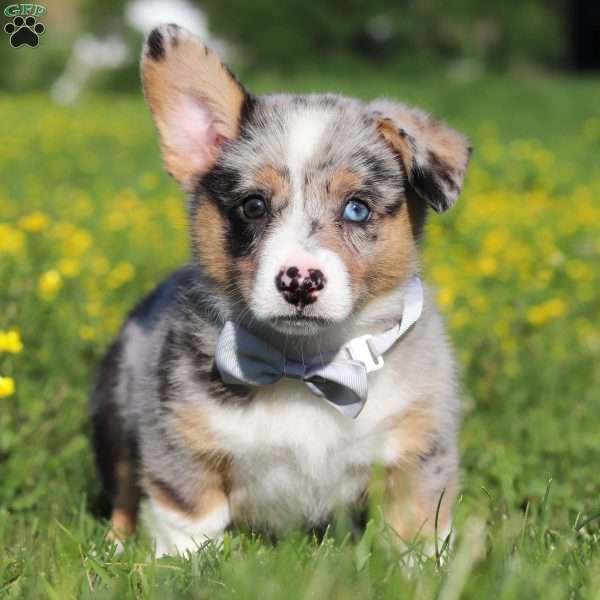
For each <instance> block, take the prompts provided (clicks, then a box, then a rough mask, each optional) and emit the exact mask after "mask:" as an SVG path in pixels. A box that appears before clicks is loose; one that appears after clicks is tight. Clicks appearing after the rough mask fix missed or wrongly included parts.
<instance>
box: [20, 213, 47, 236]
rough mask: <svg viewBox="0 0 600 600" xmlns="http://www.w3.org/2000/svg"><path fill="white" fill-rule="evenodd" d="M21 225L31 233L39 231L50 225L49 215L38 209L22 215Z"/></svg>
mask: <svg viewBox="0 0 600 600" xmlns="http://www.w3.org/2000/svg"><path fill="white" fill-rule="evenodd" d="M19 226H20V227H21V229H24V230H25V231H28V232H29V233H39V232H40V231H44V229H46V227H48V217H47V216H46V215H45V214H44V213H43V212H40V211H39V210H36V211H35V212H32V213H31V214H29V215H25V216H24V217H22V218H21V219H20V220H19Z"/></svg>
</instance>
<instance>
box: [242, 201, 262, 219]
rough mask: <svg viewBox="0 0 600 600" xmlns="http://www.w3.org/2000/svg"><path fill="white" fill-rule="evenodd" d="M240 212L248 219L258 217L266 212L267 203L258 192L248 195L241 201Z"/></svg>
mask: <svg viewBox="0 0 600 600" xmlns="http://www.w3.org/2000/svg"><path fill="white" fill-rule="evenodd" d="M242 212H243V213H244V217H246V219H248V220H249V221H254V220H256V219H260V218H262V217H264V216H265V215H266V214H267V204H266V202H265V199H264V198H263V197H262V196H261V195H260V194H252V195H251V196H248V197H247V198H246V199H245V200H244V202H243V203H242Z"/></svg>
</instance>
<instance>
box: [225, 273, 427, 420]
mask: <svg viewBox="0 0 600 600" xmlns="http://www.w3.org/2000/svg"><path fill="white" fill-rule="evenodd" d="M422 306H423V292H422V287H421V282H420V280H419V279H418V278H416V277H414V278H413V279H411V281H410V282H409V284H408V286H407V288H406V293H405V297H404V310H403V314H402V321H401V322H400V323H399V324H397V325H396V326H394V327H393V328H392V329H389V330H387V331H386V332H384V333H382V334H380V335H378V336H371V335H365V336H361V337H358V338H354V339H352V340H350V342H348V343H347V344H346V345H345V346H344V347H343V348H342V349H341V350H340V351H339V352H338V353H337V354H335V355H329V356H319V357H317V358H315V359H312V360H308V361H305V362H298V361H295V360H290V359H289V358H287V357H286V356H285V355H284V354H282V353H281V352H279V350H277V349H275V348H273V347H272V346H270V345H269V344H267V343H266V342H265V341H264V340H261V339H260V338H258V337H256V336H254V335H252V334H251V333H250V332H249V331H247V330H245V329H244V328H242V327H240V326H239V325H237V324H235V323H233V322H232V321H227V322H226V323H225V326H224V327H223V330H222V331H221V334H220V335H219V339H218V341H217V347H216V350H215V365H216V367H217V370H218V371H219V374H220V376H221V379H222V380H223V381H224V382H225V383H229V384H237V385H249V386H261V385H271V384H273V383H277V382H278V381H279V380H280V379H282V378H283V377H287V378H289V379H299V380H302V381H304V383H305V384H306V386H307V387H308V389H309V390H310V391H311V392H312V393H313V394H315V395H316V396H319V397H321V398H323V399H325V400H326V401H327V402H329V403H330V404H331V405H332V406H334V407H335V408H337V410H339V411H340V412H341V413H342V414H344V415H346V416H349V417H357V416H358V414H359V413H360V411H361V410H362V409H363V406H364V405H365V402H366V401H367V391H368V384H367V374H368V373H370V372H371V371H376V370H378V369H380V368H381V367H382V366H383V356H382V354H383V353H384V352H386V351H387V350H388V349H389V348H390V347H391V346H392V345H393V344H394V343H395V342H396V341H397V340H398V339H399V338H400V337H401V336H402V335H404V333H405V332H406V331H407V330H408V328H409V327H410V326H411V325H413V324H414V323H415V321H416V320H417V319H418V318H419V316H420V314H421V310H422Z"/></svg>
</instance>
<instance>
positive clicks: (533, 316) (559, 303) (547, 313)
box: [527, 298, 567, 326]
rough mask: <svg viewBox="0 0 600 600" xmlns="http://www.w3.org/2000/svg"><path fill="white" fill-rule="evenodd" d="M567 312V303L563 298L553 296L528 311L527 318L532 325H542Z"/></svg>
mask: <svg viewBox="0 0 600 600" xmlns="http://www.w3.org/2000/svg"><path fill="white" fill-rule="evenodd" d="M566 312H567V303H566V302H565V301H564V300H563V299H562V298H553V299H551V300H548V301H546V302H544V303H542V304H538V305H537V306H533V307H532V308H530V309H529V310H528V311H527V320H528V321H529V323H531V324H532V325H537V326H541V325H544V324H545V323H547V322H548V321H551V320H553V319H557V318H558V317H562V316H563V315H564V314H565V313H566Z"/></svg>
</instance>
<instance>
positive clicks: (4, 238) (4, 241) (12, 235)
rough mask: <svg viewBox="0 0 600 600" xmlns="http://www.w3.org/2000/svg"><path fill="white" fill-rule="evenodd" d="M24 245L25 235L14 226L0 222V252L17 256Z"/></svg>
mask: <svg viewBox="0 0 600 600" xmlns="http://www.w3.org/2000/svg"><path fill="white" fill-rule="evenodd" d="M24 247H25V236H24V235H23V232H22V231H20V230H19V229H17V228H16V227H11V226H10V225H6V224H4V223H0V254H1V253H5V254H12V255H14V256H19V255H21V254H22V252H23V248H24Z"/></svg>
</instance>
